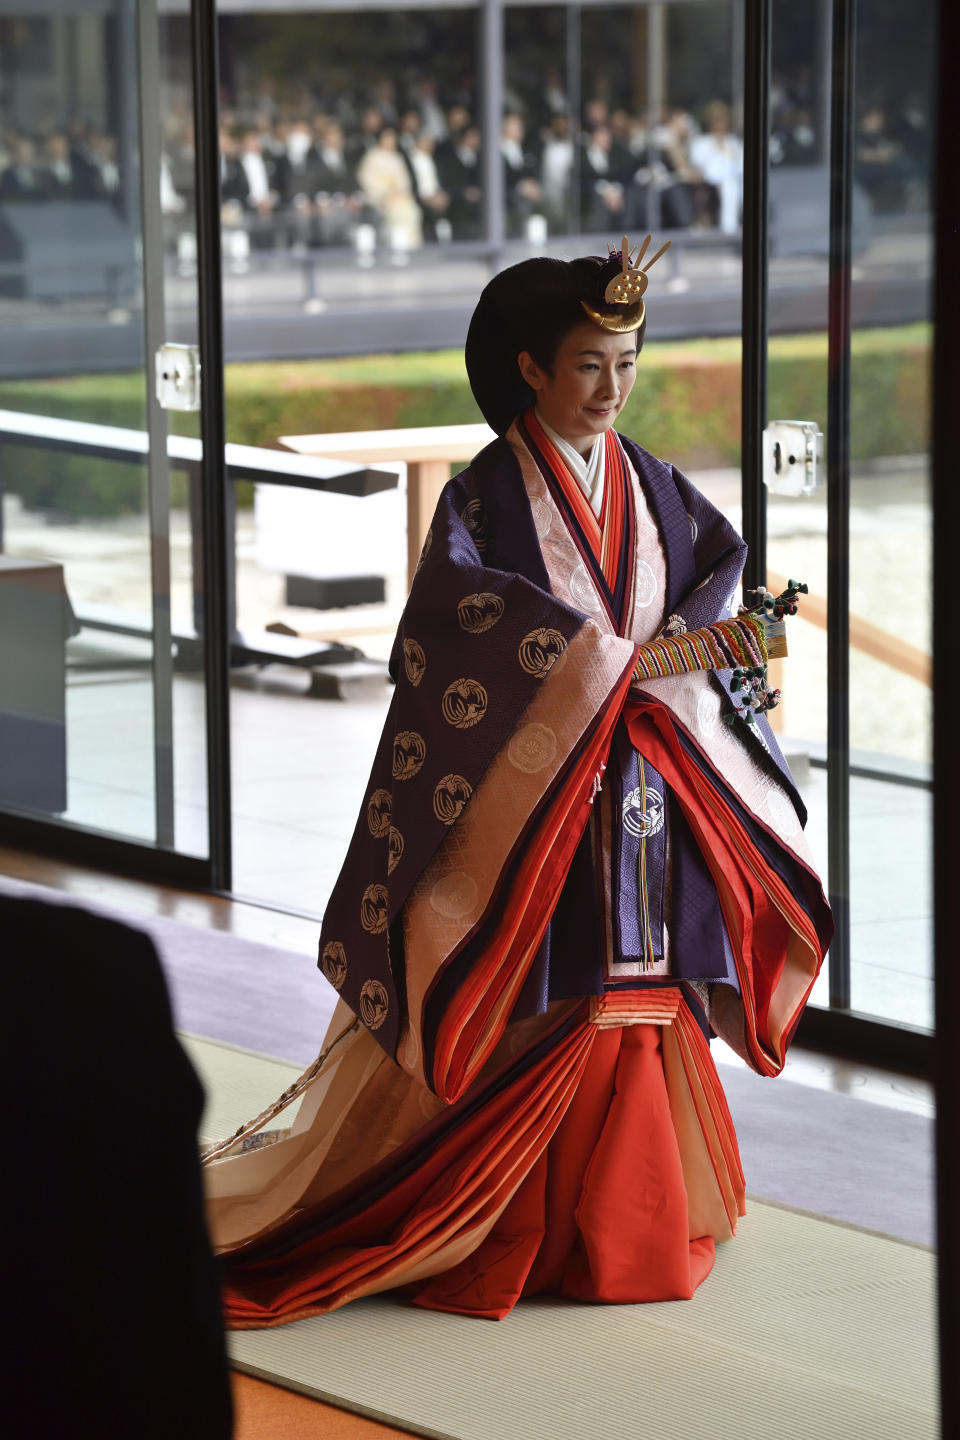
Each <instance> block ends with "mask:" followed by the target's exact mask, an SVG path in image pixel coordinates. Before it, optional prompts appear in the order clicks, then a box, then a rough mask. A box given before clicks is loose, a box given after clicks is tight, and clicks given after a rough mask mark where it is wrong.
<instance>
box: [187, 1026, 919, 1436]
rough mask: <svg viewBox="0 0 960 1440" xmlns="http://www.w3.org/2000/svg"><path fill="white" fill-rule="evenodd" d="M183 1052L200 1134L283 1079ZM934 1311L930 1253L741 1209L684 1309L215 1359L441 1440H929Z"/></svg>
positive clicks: (581, 1309)
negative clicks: (771, 1437) (202, 1105)
mask: <svg viewBox="0 0 960 1440" xmlns="http://www.w3.org/2000/svg"><path fill="white" fill-rule="evenodd" d="M187 1043H188V1047H189V1049H190V1052H191V1054H192V1056H193V1058H194V1060H195V1062H196V1064H197V1065H198V1068H199V1069H200V1070H201V1072H202V1073H203V1075H204V1079H205V1082H206V1084H207V1087H208V1094H209V1107H208V1114H207V1116H206V1117H205V1120H204V1126H203V1129H204V1132H205V1133H206V1134H208V1135H214V1134H225V1133H227V1132H228V1131H229V1130H232V1129H233V1128H235V1127H236V1126H237V1125H238V1124H239V1123H240V1122H241V1121H242V1120H243V1119H245V1118H247V1117H248V1116H249V1115H252V1114H253V1113H255V1112H256V1111H257V1110H258V1109H259V1108H261V1107H262V1106H263V1105H264V1104H265V1103H266V1102H267V1101H268V1100H269V1099H271V1098H272V1097H273V1096H274V1095H275V1094H279V1092H280V1091H281V1090H282V1089H283V1088H284V1086H285V1085H287V1084H289V1082H290V1079H291V1078H292V1076H293V1075H294V1074H295V1073H296V1068H295V1067H293V1066H290V1065H287V1064H284V1063H282V1062H279V1061H276V1060H270V1059H267V1058H264V1057H261V1056H256V1055H252V1054H250V1053H249V1052H245V1051H241V1050H236V1049H233V1048H231V1047H229V1046H224V1045H220V1044H215V1043H212V1042H208V1041H201V1040H189V1041H188V1042H187ZM891 1183H892V1184H895V1183H896V1177H895V1176H891ZM934 1304H935V1298H934V1261H933V1256H932V1254H931V1253H930V1252H929V1251H928V1250H925V1249H922V1248H920V1247H916V1246H912V1245H908V1244H903V1243H901V1242H898V1241H893V1240H889V1239H886V1238H884V1237H882V1236H878V1235H875V1234H872V1233H870V1232H867V1231H863V1230H857V1229H854V1228H852V1227H850V1226H846V1225H841V1224H836V1223H832V1222H829V1221H825V1220H822V1219H819V1218H817V1217H814V1216H810V1215H805V1214H798V1213H796V1212H793V1211H790V1210H787V1209H783V1208H780V1207H778V1206H774V1205H769V1204H763V1203H761V1202H759V1201H752V1202H751V1204H750V1207H749V1213H748V1215H747V1217H746V1219H745V1220H743V1221H742V1222H741V1225H740V1231H739V1234H738V1237H737V1239H736V1240H734V1241H733V1242H732V1243H731V1244H729V1245H725V1246H722V1247H721V1248H720V1251H719V1254H718V1259H717V1265H716V1269H715V1270H714V1273H713V1274H712V1275H711V1277H710V1278H709V1279H708V1280H707V1282H706V1283H705V1284H704V1285H703V1286H702V1287H701V1289H700V1290H699V1291H698V1292H697V1294H696V1296H695V1297H694V1299H693V1300H692V1301H691V1302H689V1303H673V1304H661V1305H644V1306H629V1307H627V1306H624V1307H614V1306H596V1307H594V1306H583V1305H571V1304H567V1303H563V1302H557V1301H535V1302H530V1303H524V1304H522V1305H520V1306H518V1307H517V1309H516V1310H515V1311H514V1312H513V1314H512V1315H510V1316H509V1317H508V1318H507V1319H506V1320H504V1321H502V1322H500V1323H499V1324H493V1323H490V1322H483V1321H479V1320H468V1319H464V1318H461V1317H457V1316H450V1315H440V1314H434V1313H431V1312H427V1311H418V1310H415V1309H412V1308H410V1307H408V1306H405V1305H402V1304H400V1303H398V1302H396V1301H394V1300H393V1299H391V1298H390V1297H384V1298H378V1299H371V1300H365V1301H360V1302H356V1303H354V1304H353V1305H348V1306H347V1307H345V1308H344V1309H343V1310H340V1311H337V1312H336V1313H334V1314H333V1315H328V1316H320V1317H318V1318H316V1319H314V1320H306V1321H301V1322H299V1323H298V1324H295V1325H290V1326H285V1327H283V1328H281V1329H278V1330H269V1331H244V1332H240V1333H236V1334H234V1335H232V1336H231V1352H232V1355H233V1358H234V1363H235V1364H236V1365H237V1366H238V1367H239V1368H241V1369H243V1370H245V1371H247V1372H249V1373H251V1374H254V1375H259V1376H262V1377H263V1378H265V1379H270V1380H272V1381H273V1382H275V1383H278V1384H282V1385H286V1386H289V1387H290V1388H291V1389H295V1390H300V1391H302V1392H303V1393H305V1394H309V1395H314V1396H316V1397H318V1398H320V1399H323V1400H326V1401H329V1402H331V1403H333V1404H337V1405H341V1406H343V1407H344V1408H346V1409H352V1410H355V1411H357V1412H358V1413H360V1414H365V1415H369V1416H372V1417H374V1418H377V1419H382V1420H385V1421H388V1422H390V1421H392V1422H393V1423H395V1424H397V1425H400V1426H403V1427H405V1428H407V1429H409V1430H411V1431H413V1432H415V1433H417V1434H421V1435H426V1436H436V1437H442V1440H540V1437H544V1440H547V1437H549V1440H593V1437H600V1436H604V1437H606V1436H615V1437H623V1440H633V1437H638V1440H639V1437H646V1436H651V1437H657V1440H668V1437H669V1440H724V1437H726V1436H730V1437H736V1440H753V1437H760V1436H764V1435H767V1434H770V1433H774V1434H776V1435H777V1436H778V1440H839V1437H843V1440H860V1437H863V1440H868V1437H869V1440H887V1437H889V1440H927V1437H930V1440H933V1437H934V1436H935V1435H936V1433H937V1425H936V1396H935V1329H934V1322H935V1314H934Z"/></svg>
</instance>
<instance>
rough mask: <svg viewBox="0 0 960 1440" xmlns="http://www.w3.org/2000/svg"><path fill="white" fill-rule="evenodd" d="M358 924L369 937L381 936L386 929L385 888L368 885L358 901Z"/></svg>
mask: <svg viewBox="0 0 960 1440" xmlns="http://www.w3.org/2000/svg"><path fill="white" fill-rule="evenodd" d="M360 924H361V925H362V926H363V928H364V930H369V932H370V934H371V935H382V934H383V932H384V930H386V928H387V887H386V885H368V886H367V888H366V890H364V892H363V899H362V900H361V901H360Z"/></svg>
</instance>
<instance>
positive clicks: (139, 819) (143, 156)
mask: <svg viewBox="0 0 960 1440" xmlns="http://www.w3.org/2000/svg"><path fill="white" fill-rule="evenodd" d="M164 38H167V39H169V35H167V36H166V37H164V36H163V35H162V33H161V30H160V27H159V22H158V16H157V7H156V4H155V3H154V0H140V3H135V0H73V3H70V4H64V3H56V0H30V3H25V0H2V3H0V92H2V96H3V110H2V114H0V127H2V145H0V312H2V322H0V506H2V542H0V813H2V821H0V823H2V825H3V830H4V833H5V834H9V835H11V836H13V835H16V834H18V833H19V834H20V835H21V836H22V835H24V834H26V833H27V832H26V831H25V830H24V829H23V828H22V825H21V828H20V830H19V831H18V829H17V825H18V822H23V823H24V824H26V823H27V822H30V821H32V822H38V821H41V822H46V823H48V824H56V825H60V826H65V827H67V829H68V830H72V831H81V832H89V833H90V834H91V835H96V836H98V837H109V838H112V839H113V840H119V841H123V842H132V843H134V844H138V845H140V846H145V847H151V848H152V849H153V850H155V851H160V852H167V853H169V854H173V853H179V854H181V855H185V856H192V857H195V858H196V859H197V860H198V861H201V862H202V860H203V858H204V857H205V856H206V854H207V818H206V757H205V751H204V741H203V737H204V729H205V727H204V710H205V685H204V680H203V643H202V638H201V636H200V634H199V632H198V628H197V625H196V618H197V610H198V596H197V589H198V585H199V583H200V576H199V575H198V574H197V572H196V569H195V564H194V561H195V557H196V553H197V545H198V540H199V534H198V530H197V523H198V519H197V513H196V507H194V512H193V521H191V518H190V517H191V510H190V505H189V500H190V494H191V491H196V490H197V488H198V487H199V484H200V474H201V451H200V445H199V441H198V440H196V439H195V438H193V437H195V436H196V434H197V429H196V425H197V421H198V419H199V415H198V414H197V412H196V408H195V407H197V406H198V405H199V394H196V395H194V394H192V393H191V373H190V372H191V366H192V363H193V354H192V351H191V350H190V349H189V348H187V347H188V345H189V343H190V342H192V341H194V340H195V338H196V336H195V330H196V300H195V296H193V295H192V294H191V293H190V291H189V289H186V288H184V282H183V281H182V280H181V282H180V293H179V295H178V296H177V297H176V299H177V300H178V301H179V310H178V314H177V316H176V319H175V322H174V323H173V324H171V316H169V315H168V308H167V307H168V302H169V300H170V298H171V297H170V295H169V291H168V285H167V281H166V275H165V271H166V270H167V268H168V266H169V261H168V249H169V248H170V247H171V245H172V244H173V239H172V236H171V234H170V221H169V216H168V213H167V211H168V206H167V200H166V193H167V189H168V186H167V175H166V172H167V169H168V165H167V160H166V157H165V151H164V137H163V128H162V119H161V116H162V113H164V111H165V108H166V107H165V106H162V105H161V95H162V94H163V93H165V92H167V93H169V91H170V88H171V87H172V86H174V85H176V84H177V83H182V81H183V78H184V76H185V77H186V83H187V92H186V93H187V96H188V99H189V97H190V95H191V93H192V92H191V91H190V88H189V76H190V63H189V51H187V52H186V54H184V53H183V52H182V51H181V52H179V53H178V52H177V51H176V50H173V49H171V48H170V45H169V44H164V43H163V40H164ZM190 224H191V222H190V218H189V216H187V215H181V216H180V217H178V225H179V228H180V233H183V232H185V231H187V230H189V228H190ZM193 248H194V253H195V252H196V246H195V244H194V247H193ZM178 339H179V340H182V341H186V342H187V345H185V346H183V347H182V348H180V349H176V350H172V351H161V354H160V357H159V361H158V360H157V359H156V358H155V357H156V355H157V352H158V351H160V350H161V347H162V346H163V345H164V344H165V342H169V341H171V340H178ZM158 372H159V374H160V378H161V380H162V378H163V375H164V374H166V381H165V382H164V393H163V395H162V396H161V397H160V398H158V391H157V376H158ZM164 406H166V407H168V408H163V407H164ZM168 449H169V451H170V457H171V458H170V459H168ZM31 833H33V834H36V833H39V832H36V831H35V830H34V831H31ZM145 863H147V864H149V859H147V861H145ZM194 873H195V874H196V875H197V876H198V877H202V876H203V874H204V873H205V870H204V867H203V865H202V864H200V865H198V866H195V867H194Z"/></svg>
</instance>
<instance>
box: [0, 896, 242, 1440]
mask: <svg viewBox="0 0 960 1440" xmlns="http://www.w3.org/2000/svg"><path fill="white" fill-rule="evenodd" d="M0 937H2V941H0V948H2V953H3V959H4V981H5V987H6V993H5V996H4V1000H5V1006H4V1011H5V1015H6V1034H5V1035H4V1043H3V1061H4V1066H5V1069H6V1072H7V1074H6V1082H5V1085H4V1094H6V1095H7V1096H8V1097H9V1098H10V1100H11V1101H13V1102H14V1103H13V1104H11V1106H10V1107H9V1110H8V1115H7V1119H6V1122H5V1136H4V1142H5V1143H4V1149H5V1154H6V1179H5V1183H4V1193H5V1198H6V1202H7V1220H6V1224H5V1227H4V1257H5V1263H4V1272H5V1275H4V1286H3V1294H4V1302H5V1309H6V1313H7V1319H8V1325H9V1327H10V1328H9V1329H8V1331H7V1341H6V1342H5V1345H4V1348H3V1363H4V1366H5V1368H6V1374H5V1377H4V1380H5V1384H4V1395H5V1400H4V1405H5V1412H4V1413H5V1420H6V1423H7V1427H8V1433H9V1434H11V1435H16V1437H17V1440H87V1437H90V1440H161V1437H162V1440H169V1437H170V1436H174V1435H175V1436H177V1440H228V1437H229V1436H230V1434H231V1431H232V1414H231V1402H230V1389H229V1377H228V1372H227V1364H226V1354H225V1346H224V1336H223V1324H222V1318H221V1312H220V1296H219V1287H218V1281H217V1275H216V1271H215V1268H214V1261H213V1259H212V1256H211V1252H210V1246H209V1242H208V1239H207V1232H206V1227H205V1223H204V1215H203V1196H202V1188H201V1180H200V1165H199V1157H198V1151H197V1126H198V1124H199V1120H200V1114H201V1110H202V1108H203V1092H202V1089H201V1086H200V1083H199V1080H198V1079H197V1076H196V1074H195V1072H194V1070H193V1068H192V1066H191V1064H190V1062H189V1060H188V1059H187V1056H186V1055H185V1053H184V1051H183V1049H182V1048H181V1046H180V1044H179V1042H178V1041H177V1038H176V1036H175V1034H174V1031H173V1025H172V1019H171V1013H170V1004H169V1001H168V998H167V991H166V985H165V983H164V979H163V974H162V971H161V969H160V964H159V961H158V959H157V955H156V951H155V950H154V947H153V943H152V941H151V940H150V939H149V938H148V937H147V936H146V935H144V934H142V933H141V932H140V931H137V930H133V929H130V928H128V927H127V926H125V925H121V924H119V923H117V922H116V921H113V920H108V919H105V918H102V917H100V916H97V915H93V914H90V913H88V912H86V911H84V910H80V909H75V908H73V907H72V906H67V905H47V904H43V903H40V902H37V901H33V900H21V899H15V898H11V897H9V896H2V895H0Z"/></svg>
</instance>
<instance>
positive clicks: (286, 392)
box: [0, 325, 931, 517]
mask: <svg viewBox="0 0 960 1440" xmlns="http://www.w3.org/2000/svg"><path fill="white" fill-rule="evenodd" d="M930 342H931V334H930V327H929V326H926V325H912V326H904V327H899V328H897V329H890V330H866V331H861V332H859V333H858V334H856V335H855V336H854V342H853V390H852V425H851V451H852V455H853V458H854V459H855V460H867V459H872V458H874V457H877V456H885V455H904V454H917V453H920V452H922V451H924V450H926V449H927V446H928V421H929V405H930V400H929V360H930ZM226 394H227V434H228V438H229V439H230V440H234V441H237V442H239V443H242V444H247V445H264V446H275V445H276V443H277V437H278V436H280V435H295V434H303V433H322V432H331V431H340V430H379V429H394V428H398V429H399V428H405V427H407V426H415V425H449V424H460V423H468V422H471V421H477V420H479V419H480V416H479V414H478V412H477V408H476V405H475V404H474V401H473V397H472V395H471V394H470V389H469V386H468V385H467V379H466V374H465V372H464V368H463V357H462V355H461V354H460V353H459V352H457V351H440V352H436V353H417V354H409V355H368V356H362V357H360V358H355V359H343V360H307V361H271V362H256V363H251V364H242V365H229V366H227V371H226ZM768 397H769V398H768V406H769V414H770V415H771V416H774V417H776V418H778V419H804V420H816V421H818V423H819V424H820V426H821V428H822V429H823V430H824V431H825V430H826V409H827V342H826V336H825V335H803V336H781V337H777V338H775V339H774V340H772V341H771V344H770V350H769V365H768ZM0 408H5V409H10V410H22V411H29V412H32V413H39V414H46V415H54V416H61V417H64V418H71V419H77V420H92V421H96V422H98V423H100V424H105V425H122V426H127V427H131V428H135V429H140V428H143V425H144V378H143V376H142V375H141V374H139V373H135V374H124V375H85V376H79V377H76V378H69V379H64V380H36V381H16V382H6V383H0ZM169 420H170V423H171V425H172V427H173V428H174V429H176V430H177V431H178V433H187V434H190V433H196V425H197V417H196V416H191V415H176V414H171V415H170V417H169ZM620 426H621V428H622V429H623V430H624V431H625V433H626V434H628V435H632V436H633V437H634V438H635V439H637V440H639V441H640V442H641V443H642V444H643V445H645V446H646V447H647V449H648V450H652V451H653V453H654V454H656V455H662V456H665V457H668V458H669V459H671V460H673V461H674V462H675V463H676V464H677V465H679V466H680V468H681V469H685V470H696V469H699V468H705V467H715V466H736V465H738V464H739V461H740V345H739V341H738V340H699V341H687V342H684V343H682V344H664V343H660V344H657V343H653V342H651V343H650V344H649V345H647V346H646V347H645V349H644V352H643V356H642V358H641V361H640V365H639V367H638V372H637V383H636V385H635V387H634V390H633V394H632V395H631V397H630V400H629V402H628V404H627V406H626V408H625V411H624V414H623V417H622V419H621V422H620ZM0 465H2V467H3V473H4V477H5V484H6V487H7V489H9V490H10V491H12V492H13V493H14V494H17V495H19V496H20V497H21V499H22V500H23V502H24V504H25V505H27V506H29V507H32V508H38V509H52V510H57V511H60V512H64V513H67V514H73V515H76V516H91V517H92V516H105V515H116V514H122V513H125V512H130V511H138V510H140V509H141V508H142V506H143V503H144V491H145V484H146V480H145V470H144V467H142V466H120V465H116V464H111V463H106V462H102V461H96V462H93V461H89V460H82V459H77V458H65V457H64V458H55V457H51V456H49V455H45V454H43V453H42V452H39V451H31V450H27V449H24V448H21V447H12V446H5V447H0ZM182 498H183V495H182V481H179V482H177V483H176V488H175V491H174V500H175V503H176V502H179V501H182Z"/></svg>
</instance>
